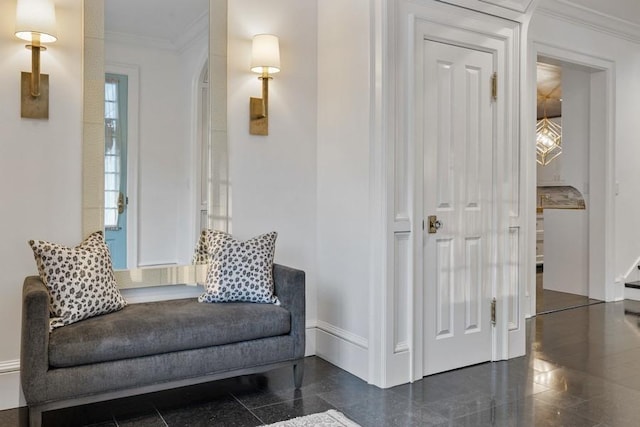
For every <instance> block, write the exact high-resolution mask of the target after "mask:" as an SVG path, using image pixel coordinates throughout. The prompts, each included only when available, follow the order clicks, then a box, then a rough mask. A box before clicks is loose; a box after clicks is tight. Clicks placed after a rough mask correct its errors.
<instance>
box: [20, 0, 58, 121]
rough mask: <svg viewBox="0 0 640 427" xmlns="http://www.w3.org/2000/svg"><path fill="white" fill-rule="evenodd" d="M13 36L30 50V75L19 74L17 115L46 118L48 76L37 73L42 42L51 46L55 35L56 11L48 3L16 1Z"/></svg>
mask: <svg viewBox="0 0 640 427" xmlns="http://www.w3.org/2000/svg"><path fill="white" fill-rule="evenodd" d="M16 37H18V38H19V39H22V40H26V41H28V42H30V43H31V44H28V45H27V46H26V47H27V49H30V50H31V73H26V72H22V77H21V91H20V94H21V104H20V116H21V117H26V118H32V119H48V118H49V75H47V74H40V51H42V50H46V49H47V48H46V47H44V46H42V43H53V42H55V41H56V40H57V39H58V38H57V36H56V12H55V7H54V5H53V3H52V2H51V1H49V0H18V4H17V7H16Z"/></svg>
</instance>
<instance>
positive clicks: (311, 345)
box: [304, 320, 316, 356]
mask: <svg viewBox="0 0 640 427" xmlns="http://www.w3.org/2000/svg"><path fill="white" fill-rule="evenodd" d="M305 335H306V336H305V340H304V344H305V345H304V355H305V356H315V354H316V325H315V322H311V321H308V320H307V329H306V332H305Z"/></svg>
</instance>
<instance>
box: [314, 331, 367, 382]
mask: <svg viewBox="0 0 640 427" xmlns="http://www.w3.org/2000/svg"><path fill="white" fill-rule="evenodd" d="M316 355H317V356H319V357H321V358H323V359H325V360H326V361H328V362H330V363H333V364H334V365H336V366H338V367H339V368H342V369H344V370H345V371H347V372H350V373H352V374H353V375H355V376H357V377H359V378H361V379H363V380H365V381H368V375H369V349H368V340H367V339H366V338H363V337H361V336H359V335H356V334H353V333H351V332H349V331H345V330H343V329H340V328H338V327H336V326H334V325H331V324H329V323H326V322H323V321H321V320H318V321H317V328H316Z"/></svg>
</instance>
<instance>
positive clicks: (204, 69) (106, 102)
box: [83, 0, 229, 287]
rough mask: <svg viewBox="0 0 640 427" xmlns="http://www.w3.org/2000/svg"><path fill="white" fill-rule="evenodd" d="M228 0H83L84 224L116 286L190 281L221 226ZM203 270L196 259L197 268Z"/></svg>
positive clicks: (225, 209) (224, 217)
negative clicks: (207, 239)
mask: <svg viewBox="0 0 640 427" xmlns="http://www.w3.org/2000/svg"><path fill="white" fill-rule="evenodd" d="M226 14H227V5H226V0H184V1H181V2H174V1H171V0H160V1H159V0H134V1H131V0H102V1H96V0H85V2H84V33H85V39H84V135H83V139H84V141H83V233H84V234H85V235H87V234H88V233H90V232H93V231H95V230H97V229H102V230H104V231H105V238H106V239H107V242H108V244H109V247H110V249H111V252H112V258H113V262H114V269H116V273H117V279H118V282H119V283H120V285H121V286H123V287H131V286H153V285H159V284H176V283H189V282H195V281H197V273H198V269H197V268H195V267H194V266H192V265H191V260H192V257H193V252H194V248H195V244H196V241H197V237H198V235H199V232H200V230H201V229H202V228H204V227H215V228H219V229H228V223H229V203H228V195H229V189H228V179H227V177H228V170H227V164H228V162H227V149H226V147H227V143H226V140H227V138H226V117H227V116H226V39H227V37H226V34H227V27H226ZM200 270H202V269H200Z"/></svg>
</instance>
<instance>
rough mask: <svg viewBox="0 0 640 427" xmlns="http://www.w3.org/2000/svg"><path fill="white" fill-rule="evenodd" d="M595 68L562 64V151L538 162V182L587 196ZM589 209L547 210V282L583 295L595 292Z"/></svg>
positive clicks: (548, 286)
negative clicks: (592, 72)
mask: <svg viewBox="0 0 640 427" xmlns="http://www.w3.org/2000/svg"><path fill="white" fill-rule="evenodd" d="M590 85H591V79H590V73H589V72H588V71H587V70H584V69H580V68H577V67H572V66H570V65H567V64H564V65H563V66H562V99H563V101H562V121H561V123H562V154H561V155H560V156H559V157H557V158H556V159H555V160H553V161H552V162H551V163H550V164H548V165H546V166H541V165H538V167H537V169H538V185H570V186H573V187H575V188H576V189H577V190H578V191H580V192H581V193H582V195H583V196H584V197H585V201H586V205H587V209H590V205H589V200H588V196H589V194H588V192H589V103H590V102H591V97H590ZM588 233H589V229H588V212H587V211H586V210H584V211H583V210H554V209H547V210H545V211H544V273H543V287H544V288H545V289H550V290H554V291H560V292H568V293H572V294H577V295H588V294H589V277H588V272H589V265H588V262H589V248H588V238H589V234H588Z"/></svg>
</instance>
